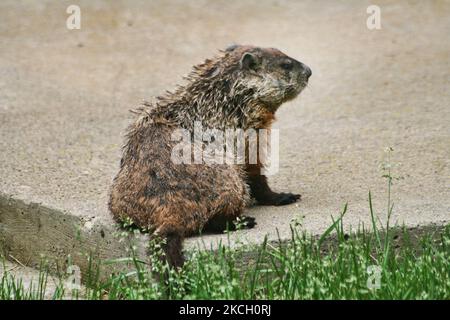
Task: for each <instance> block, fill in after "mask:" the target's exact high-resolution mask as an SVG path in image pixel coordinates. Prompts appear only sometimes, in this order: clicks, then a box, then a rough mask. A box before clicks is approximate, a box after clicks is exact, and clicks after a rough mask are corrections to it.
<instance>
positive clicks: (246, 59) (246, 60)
mask: <svg viewBox="0 0 450 320" xmlns="http://www.w3.org/2000/svg"><path fill="white" fill-rule="evenodd" d="M239 64H240V66H241V69H244V70H255V69H256V68H257V67H258V65H259V59H258V57H257V56H255V55H254V54H253V53H250V52H245V53H244V54H243V55H242V57H241V61H240V63H239Z"/></svg>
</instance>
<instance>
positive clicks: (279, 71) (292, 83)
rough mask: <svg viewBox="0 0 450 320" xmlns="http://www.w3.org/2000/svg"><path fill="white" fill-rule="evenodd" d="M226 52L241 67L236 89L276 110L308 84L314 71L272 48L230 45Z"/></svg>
mask: <svg viewBox="0 0 450 320" xmlns="http://www.w3.org/2000/svg"><path fill="white" fill-rule="evenodd" d="M226 53H228V54H229V55H230V57H231V58H232V59H233V60H234V62H235V65H237V66H238V68H237V70H235V72H237V73H238V76H237V77H236V78H235V79H236V82H235V88H246V89H250V90H251V91H253V92H254V98H256V99H257V100H258V101H259V102H260V103H262V104H263V105H264V106H266V107H267V108H269V109H271V110H272V111H275V110H276V109H277V108H278V107H279V106H280V105H281V104H282V103H283V102H286V101H288V100H291V99H293V98H295V97H296V96H297V95H298V94H299V93H300V92H301V91H302V90H303V89H304V88H305V86H306V85H307V83H308V79H309V77H310V76H311V69H310V68H309V67H308V66H306V65H305V64H303V63H301V62H299V61H297V60H295V59H293V58H291V57H288V56H287V55H285V54H284V53H282V52H281V51H279V50H277V49H273V48H258V47H251V46H231V47H229V48H228V49H227V50H226Z"/></svg>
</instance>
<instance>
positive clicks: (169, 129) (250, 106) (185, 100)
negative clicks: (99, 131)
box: [109, 45, 311, 267]
mask: <svg viewBox="0 0 450 320" xmlns="http://www.w3.org/2000/svg"><path fill="white" fill-rule="evenodd" d="M310 76H311V70H310V68H309V67H307V66H306V65H305V64H303V63H301V62H299V61H297V60H295V59H293V58H290V57H288V56H287V55H285V54H284V53H282V52H281V51H279V50H277V49H274V48H260V47H254V46H241V45H233V46H231V47H228V48H227V49H225V50H222V51H220V52H219V54H218V55H217V56H216V57H215V58H212V59H207V60H205V62H204V63H202V64H199V65H197V66H194V67H193V71H192V72H191V73H190V74H189V75H188V76H187V77H186V80H187V84H185V85H183V86H179V87H178V88H177V89H176V90H175V91H174V92H167V93H166V94H164V95H163V96H160V97H157V99H156V101H155V102H154V103H145V104H144V105H143V106H141V107H140V108H138V109H136V110H135V112H136V113H138V119H137V120H136V122H135V123H133V124H132V125H131V126H130V127H129V128H128V132H127V135H126V140H127V141H126V144H125V146H124V149H123V157H122V160H121V162H120V170H119V173H118V174H117V176H116V177H115V178H114V181H113V185H112V188H111V194H110V200H109V208H110V210H111V212H112V214H113V216H114V218H115V219H116V220H118V221H123V220H125V219H131V220H132V221H133V223H134V224H136V225H137V226H138V227H140V228H142V229H145V230H149V231H150V232H152V233H153V234H156V235H158V236H160V237H162V238H164V239H165V241H164V243H165V244H164V251H165V258H166V259H167V262H168V263H169V264H170V265H171V266H173V267H180V266H182V264H183V262H184V260H183V255H182V241H183V239H184V238H185V237H186V236H190V235H194V234H198V233H199V232H200V231H203V232H223V231H224V230H225V229H226V228H227V227H230V228H231V227H232V226H233V221H235V220H236V219H237V218H238V217H240V218H241V217H242V213H243V210H244V208H245V207H246V206H247V205H248V204H249V200H250V199H254V201H256V203H257V204H260V205H276V206H278V205H286V204H290V203H293V202H295V201H297V200H298V199H300V195H298V194H292V193H276V192H273V191H272V190H271V189H270V188H269V186H268V184H267V178H266V176H265V175H263V174H262V173H261V170H262V164H261V162H260V161H258V162H257V163H254V164H250V163H246V164H231V165H230V164H208V165H206V164H195V163H181V164H180V163H174V161H172V160H171V159H172V158H171V156H172V151H173V150H172V149H173V148H174V146H175V144H176V143H177V142H176V141H173V140H174V139H173V137H172V134H173V132H174V130H177V129H179V128H183V129H184V130H188V131H189V132H191V133H192V132H193V130H194V123H196V122H197V123H200V124H201V125H202V126H204V127H206V128H215V129H219V130H225V129H228V128H241V129H243V130H247V129H269V128H270V126H271V123H272V122H273V121H274V119H275V117H274V114H275V111H276V110H277V109H278V107H279V106H280V105H281V104H282V103H283V102H286V101H288V100H291V99H293V98H295V97H296V96H297V95H298V94H299V93H300V92H301V91H302V90H303V89H304V88H305V86H306V85H307V82H308V79H309V77H310ZM245 221H246V223H247V226H248V227H252V226H254V225H255V222H254V219H253V218H245Z"/></svg>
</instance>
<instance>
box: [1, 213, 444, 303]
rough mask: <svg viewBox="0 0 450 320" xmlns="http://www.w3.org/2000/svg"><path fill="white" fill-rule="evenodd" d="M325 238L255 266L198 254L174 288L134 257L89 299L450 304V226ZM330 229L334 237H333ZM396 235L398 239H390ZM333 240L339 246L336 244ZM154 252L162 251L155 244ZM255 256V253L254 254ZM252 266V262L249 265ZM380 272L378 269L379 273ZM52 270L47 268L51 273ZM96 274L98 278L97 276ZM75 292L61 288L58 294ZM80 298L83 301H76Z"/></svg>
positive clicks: (15, 284) (240, 256) (231, 256)
mask: <svg viewBox="0 0 450 320" xmlns="http://www.w3.org/2000/svg"><path fill="white" fill-rule="evenodd" d="M331 229H332V230H334V232H329V233H325V234H324V237H321V238H319V239H317V238H313V237H310V236H308V235H307V234H306V233H304V232H299V231H297V230H296V229H295V228H294V227H293V228H292V240H291V241H290V242H281V241H280V242H279V243H268V242H267V241H265V242H264V244H263V245H262V246H260V247H257V248H253V249H255V250H256V251H253V254H252V257H253V258H252V259H250V260H245V259H246V258H247V259H248V256H249V254H248V252H246V251H245V250H244V249H239V250H235V249H231V248H230V247H228V246H220V248H219V249H218V250H217V251H215V252H212V251H208V250H206V251H205V250H195V251H192V252H191V253H190V259H189V260H188V261H187V263H186V264H185V266H184V267H183V269H182V270H180V271H179V272H174V271H170V275H169V277H168V280H167V282H166V283H163V280H161V281H156V280H155V279H154V277H153V276H152V271H153V272H161V273H162V272H165V271H167V270H168V269H167V266H166V265H165V264H163V263H161V262H159V260H158V257H157V254H155V255H154V256H153V257H152V259H153V260H154V262H153V265H152V267H150V265H149V264H147V263H145V262H143V261H139V260H138V259H137V258H136V257H133V256H131V257H128V258H123V259H120V260H115V261H110V262H109V263H115V264H120V263H131V264H132V265H133V268H132V269H131V270H130V271H129V272H127V273H125V272H124V273H119V274H116V275H114V276H111V277H110V278H109V279H108V280H107V281H103V282H101V281H99V280H98V274H97V271H98V270H97V269H95V271H96V272H95V273H91V279H90V280H88V281H87V282H88V283H89V288H88V289H87V290H86V292H83V293H82V294H81V296H82V297H83V298H87V299H105V298H106V299H161V298H164V299H450V254H449V253H450V227H447V228H445V230H444V231H443V232H442V233H439V235H438V236H436V235H435V236H434V237H433V236H431V235H427V236H423V237H421V238H420V239H419V240H418V242H416V241H411V240H409V239H410V235H409V233H408V232H407V231H406V230H403V231H402V232H401V233H402V234H401V237H400V238H401V239H402V245H401V246H396V245H395V243H396V240H394V237H397V236H398V232H396V233H393V232H391V233H389V232H386V229H385V230H384V231H383V230H379V231H378V236H377V235H376V233H374V232H371V233H369V232H367V231H360V232H357V233H354V234H351V235H350V236H349V235H347V234H345V233H344V232H343V230H342V221H341V220H338V221H336V223H334V224H333V225H332V227H331ZM331 229H330V230H331ZM390 235H392V236H390ZM331 236H333V237H334V238H335V239H334V240H329V238H330V237H331ZM153 245H154V246H155V248H154V252H156V253H157V252H159V250H158V244H156V243H154V244H153ZM247 249H248V248H247ZM244 261H245V262H244ZM370 266H376V267H380V269H379V270H380V283H379V288H372V289H370V288H368V285H367V282H368V279H369V276H370V274H369V273H368V271H367V270H368V267H370ZM372 268H373V267H372ZM44 270H45V269H44ZM92 274H93V275H92ZM46 282H47V275H46V272H45V271H43V272H41V276H40V278H39V283H38V284H37V285H36V286H35V287H33V288H31V289H28V290H25V289H24V287H23V285H22V284H21V282H20V280H18V279H14V277H13V276H12V275H10V274H8V273H6V274H4V275H3V277H2V278H1V280H0V299H42V298H43V297H44V294H43V292H45V286H46ZM65 294H66V295H67V292H64V286H63V285H60V286H59V287H58V289H57V291H56V292H55V294H54V295H53V298H54V299H60V298H62V297H63V296H64V295H65ZM75 297H76V296H75Z"/></svg>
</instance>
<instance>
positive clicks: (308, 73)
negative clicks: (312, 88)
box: [302, 63, 312, 79]
mask: <svg viewBox="0 0 450 320" xmlns="http://www.w3.org/2000/svg"><path fill="white" fill-rule="evenodd" d="M302 69H303V70H302V74H303V75H304V76H305V77H306V79H309V77H311V75H312V71H311V69H310V68H309V67H308V66H307V65H306V64H304V63H302Z"/></svg>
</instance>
